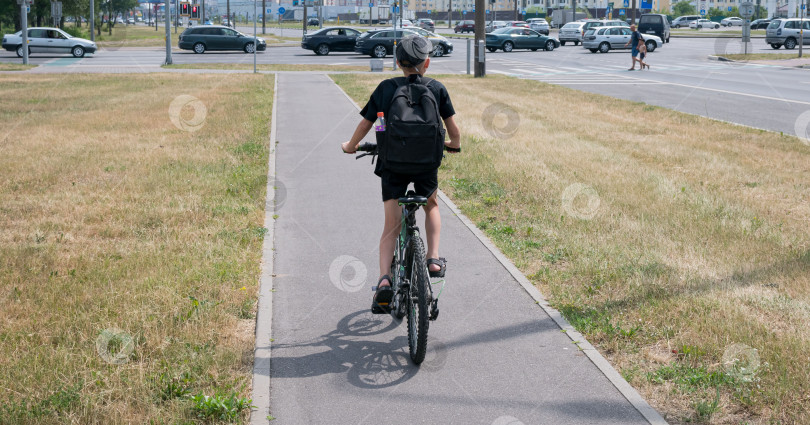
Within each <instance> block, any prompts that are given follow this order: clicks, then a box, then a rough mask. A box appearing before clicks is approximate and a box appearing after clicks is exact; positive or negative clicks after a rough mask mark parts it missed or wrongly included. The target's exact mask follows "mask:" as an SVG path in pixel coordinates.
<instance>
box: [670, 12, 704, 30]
mask: <svg viewBox="0 0 810 425" xmlns="http://www.w3.org/2000/svg"><path fill="white" fill-rule="evenodd" d="M698 19H700V15H683V16H678V17H677V18H675V19H674V20H672V28H681V27H686V28H691V27H689V24H690V23H692V21H697V20H698Z"/></svg>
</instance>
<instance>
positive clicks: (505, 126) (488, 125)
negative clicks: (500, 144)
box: [481, 103, 520, 139]
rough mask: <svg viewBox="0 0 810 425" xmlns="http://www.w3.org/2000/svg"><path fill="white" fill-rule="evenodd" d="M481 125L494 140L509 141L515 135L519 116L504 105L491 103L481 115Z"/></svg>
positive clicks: (512, 109)
mask: <svg viewBox="0 0 810 425" xmlns="http://www.w3.org/2000/svg"><path fill="white" fill-rule="evenodd" d="M481 125H483V126H484V130H486V132H487V133H489V135H490V136H492V137H493V138H495V139H509V138H511V137H512V136H514V135H515V133H517V130H518V127H519V126H520V114H518V112H517V111H516V110H515V109H514V108H512V107H511V106H509V105H507V104H505V103H493V104H492V105H489V106H487V107H486V109H484V112H483V113H481Z"/></svg>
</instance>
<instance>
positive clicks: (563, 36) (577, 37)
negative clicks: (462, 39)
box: [559, 22, 585, 46]
mask: <svg viewBox="0 0 810 425" xmlns="http://www.w3.org/2000/svg"><path fill="white" fill-rule="evenodd" d="M583 26H585V22H569V23H567V24H565V25H563V27H562V28H560V34H559V37H560V45H562V46H565V43H566V42H573V43H574V46H576V45H578V44H579V43H581V42H582V34H583V33H582V27H583Z"/></svg>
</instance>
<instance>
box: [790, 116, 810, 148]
mask: <svg viewBox="0 0 810 425" xmlns="http://www.w3.org/2000/svg"><path fill="white" fill-rule="evenodd" d="M793 129H794V130H795V131H796V137H798V138H799V140H801V141H802V143H804V144H805V145H808V146H810V110H807V111H804V112H803V113H802V114H801V115H799V117H798V118H796V124H794V126H793Z"/></svg>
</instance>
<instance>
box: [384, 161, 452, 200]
mask: <svg viewBox="0 0 810 425" xmlns="http://www.w3.org/2000/svg"><path fill="white" fill-rule="evenodd" d="M380 183H381V184H382V198H383V202H385V201H387V200H389V199H399V198H401V197H403V196H405V192H406V191H407V190H408V184H410V183H413V189H414V192H416V194H417V195H418V196H425V197H428V198H429V197H430V195H433V192H435V191H436V189H438V188H439V170H438V169H436V170H433V171H428V172H427V173H422V174H414V175H411V174H398V173H392V172H390V171H386V170H382V172H381V173H380Z"/></svg>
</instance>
